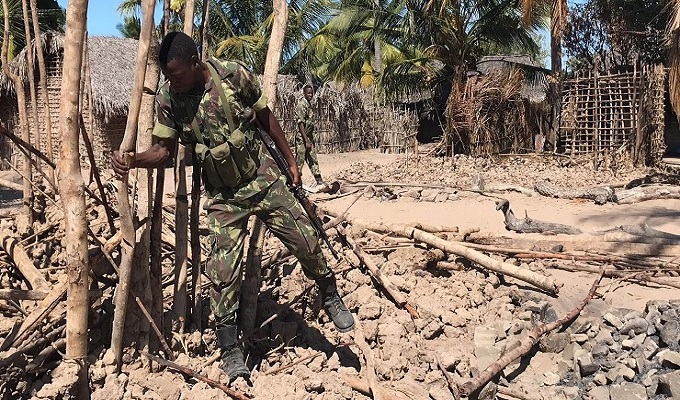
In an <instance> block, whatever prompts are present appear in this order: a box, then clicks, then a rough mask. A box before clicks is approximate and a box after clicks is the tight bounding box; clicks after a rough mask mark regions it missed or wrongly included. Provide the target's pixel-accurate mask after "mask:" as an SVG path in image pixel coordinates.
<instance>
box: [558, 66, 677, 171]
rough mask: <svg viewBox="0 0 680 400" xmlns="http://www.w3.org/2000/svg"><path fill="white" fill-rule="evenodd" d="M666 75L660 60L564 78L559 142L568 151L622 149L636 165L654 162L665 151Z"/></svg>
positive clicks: (611, 150) (601, 152) (582, 151)
mask: <svg viewBox="0 0 680 400" xmlns="http://www.w3.org/2000/svg"><path fill="white" fill-rule="evenodd" d="M665 79H666V71H665V70H664V68H663V66H660V65H659V66H646V67H644V68H642V69H640V70H634V71H632V72H628V73H619V74H602V75H601V74H598V73H597V72H590V71H587V72H583V73H580V74H578V75H577V76H576V77H575V78H573V79H569V80H565V81H564V83H563V90H562V110H561V115H560V135H559V138H560V139H559V145H558V146H559V147H560V148H563V150H564V152H565V153H566V154H570V155H579V154H591V153H599V154H610V153H612V152H619V153H620V152H621V151H624V150H625V151H626V152H627V153H628V154H629V156H630V159H631V160H632V161H633V162H634V163H635V164H644V165H657V164H658V163H659V161H660V160H661V157H662V155H663V152H664V150H665V144H664V123H665V121H664V104H665V103H664V95H665V87H664V83H665Z"/></svg>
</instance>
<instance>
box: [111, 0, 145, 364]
mask: <svg viewBox="0 0 680 400" xmlns="http://www.w3.org/2000/svg"><path fill="white" fill-rule="evenodd" d="M154 6H155V2H154V1H152V0H144V1H142V26H141V30H140V34H139V44H138V46H137V56H136V60H135V66H136V68H135V70H136V71H137V72H136V74H135V80H134V82H133V84H132V96H131V99H130V108H129V113H128V118H127V121H126V124H125V134H124V135H123V140H122V141H121V144H120V148H119V150H120V153H121V154H123V155H125V154H127V153H128V152H129V151H132V150H134V148H135V143H136V141H137V124H138V122H139V110H140V107H141V103H142V92H143V89H144V78H145V75H146V64H147V59H148V56H149V46H150V42H151V33H152V31H153V26H154V22H153V12H154ZM123 159H124V160H125V161H126V162H128V161H129V160H128V159H127V157H126V156H123ZM128 175H129V174H125V175H124V176H122V177H121V180H120V182H119V185H118V188H117V189H118V190H117V195H118V212H119V215H120V230H121V231H122V232H123V241H122V242H121V262H120V267H119V270H120V271H119V274H118V276H119V279H118V282H119V283H118V288H117V290H116V297H115V300H114V303H115V311H114V315H113V328H112V333H111V350H112V352H113V355H114V357H115V360H116V371H118V372H120V369H121V367H122V362H123V334H124V328H125V317H126V313H127V306H128V300H129V298H128V297H129V295H130V283H131V280H132V269H133V265H132V262H133V259H134V252H135V243H136V235H135V227H134V223H133V218H132V214H133V210H132V207H131V206H130V197H129V196H128V181H129V179H128V178H129V176H128Z"/></svg>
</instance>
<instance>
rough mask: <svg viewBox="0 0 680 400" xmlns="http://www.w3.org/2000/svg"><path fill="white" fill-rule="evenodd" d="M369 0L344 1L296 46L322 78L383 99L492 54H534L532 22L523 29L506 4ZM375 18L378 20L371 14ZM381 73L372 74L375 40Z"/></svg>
mask: <svg viewBox="0 0 680 400" xmlns="http://www.w3.org/2000/svg"><path fill="white" fill-rule="evenodd" d="M374 6H375V4H374V3H373V1H371V0H357V1H355V2H353V3H351V4H349V3H344V4H343V5H342V7H341V8H340V10H339V12H338V14H337V15H336V16H335V17H334V18H332V19H331V20H330V21H329V22H328V24H326V25H325V26H324V27H323V28H322V29H321V30H320V31H319V32H318V34H317V35H315V36H314V37H313V38H312V39H311V40H310V41H309V42H308V43H307V44H306V45H305V46H304V48H303V49H302V53H303V54H304V57H306V59H307V61H308V63H309V65H310V70H311V71H313V73H314V74H316V75H318V76H319V77H320V78H321V79H323V80H341V81H360V82H362V84H363V85H372V84H375V83H377V88H378V89H379V90H381V91H383V92H384V94H385V95H387V96H388V97H394V96H399V95H400V94H403V93H405V92H412V91H416V90H422V89H425V88H428V87H429V86H430V85H431V84H433V83H436V82H437V81H438V80H439V79H452V77H453V76H454V71H456V70H459V69H460V68H467V67H468V66H474V64H475V62H476V60H477V59H478V58H479V57H480V56H482V55H486V54H490V53H491V52H492V51H499V52H503V51H504V50H507V49H510V48H515V49H521V50H523V51H526V52H530V53H532V52H536V51H537V49H538V48H539V46H538V45H537V43H536V42H535V35H534V33H535V32H536V31H537V30H538V27H539V26H538V24H532V25H528V26H523V25H522V24H521V23H520V22H521V21H520V20H521V12H520V11H519V10H518V9H517V8H516V7H515V2H514V1H512V0H474V1H465V2H463V1H449V0H429V1H428V0H388V1H383V2H381V3H380V7H381V9H380V10H379V12H378V13H376V12H375V9H374ZM377 14H379V18H376V15H377ZM376 38H379V40H380V43H381V44H380V52H381V58H382V65H383V71H382V73H381V74H377V71H376V68H375V63H374V57H375V45H374V44H375V39H376Z"/></svg>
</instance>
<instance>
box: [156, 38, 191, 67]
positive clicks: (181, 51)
mask: <svg viewBox="0 0 680 400" xmlns="http://www.w3.org/2000/svg"><path fill="white" fill-rule="evenodd" d="M193 56H198V50H197V48H196V43H195V42H194V39H192V38H191V36H189V35H187V34H186V33H184V32H170V33H168V34H167V35H165V37H164V38H163V41H162V42H161V47H160V49H159V50H158V62H159V63H160V64H161V65H168V63H169V62H170V61H172V60H177V61H180V62H183V63H189V62H191V57H193Z"/></svg>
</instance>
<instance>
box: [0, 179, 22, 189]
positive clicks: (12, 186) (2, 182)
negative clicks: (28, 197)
mask: <svg viewBox="0 0 680 400" xmlns="http://www.w3.org/2000/svg"><path fill="white" fill-rule="evenodd" d="M0 186H2V187H6V188H8V189H12V190H17V191H22V190H24V187H23V186H22V185H20V184H18V183H14V182H12V181H8V180H7V179H0Z"/></svg>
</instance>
